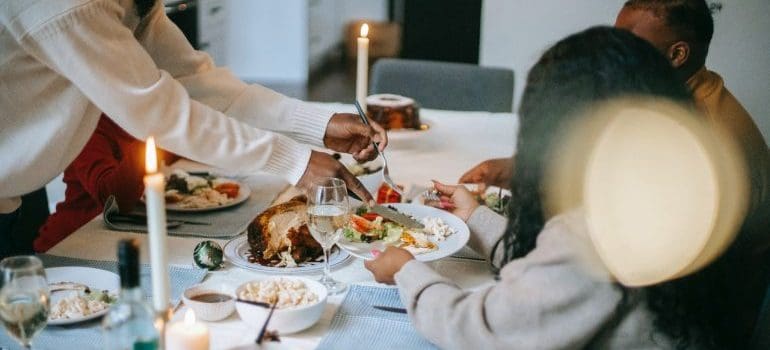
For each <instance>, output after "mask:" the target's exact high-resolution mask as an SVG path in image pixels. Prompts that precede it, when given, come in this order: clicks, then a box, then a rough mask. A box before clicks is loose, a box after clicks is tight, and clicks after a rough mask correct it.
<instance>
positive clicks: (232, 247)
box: [224, 235, 350, 274]
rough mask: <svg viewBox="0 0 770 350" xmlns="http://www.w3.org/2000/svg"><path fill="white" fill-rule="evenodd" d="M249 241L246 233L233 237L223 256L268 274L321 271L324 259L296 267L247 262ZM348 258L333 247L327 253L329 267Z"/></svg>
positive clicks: (347, 255)
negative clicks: (329, 252)
mask: <svg viewBox="0 0 770 350" xmlns="http://www.w3.org/2000/svg"><path fill="white" fill-rule="evenodd" d="M249 249H250V247H249V242H248V237H247V236H246V235H241V236H238V237H235V238H233V239H232V240H230V241H229V242H227V244H225V248H224V250H225V257H226V258H227V259H228V261H230V262H231V263H232V264H233V265H235V266H238V267H242V268H244V269H247V270H254V271H259V272H264V273H270V274H292V273H310V272H318V271H323V269H324V261H323V259H320V261H311V262H304V263H301V264H299V265H298V266H297V267H273V266H264V265H260V264H258V263H252V262H249V255H251V252H250V251H249ZM349 258H350V254H348V253H347V252H345V251H343V250H341V249H339V248H337V247H335V248H332V251H331V254H329V259H330V260H329V263H330V267H331V268H335V267H337V266H339V265H341V264H343V263H344V262H345V261H347V260H348V259H349Z"/></svg>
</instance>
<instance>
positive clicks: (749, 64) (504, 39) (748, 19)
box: [480, 0, 770, 140]
mask: <svg viewBox="0 0 770 350" xmlns="http://www.w3.org/2000/svg"><path fill="white" fill-rule="evenodd" d="M624 2H625V1H624V0H539V1H531V0H485V1H484V5H483V9H482V22H481V47H480V64H481V65H484V66H498V67H508V68H512V69H513V70H514V72H515V74H516V87H515V94H514V95H515V96H514V99H515V102H514V103H515V106H516V107H518V103H519V98H520V97H521V92H522V90H523V87H524V82H525V81H526V75H527V72H528V71H529V69H530V68H531V67H532V65H533V64H534V63H535V61H536V60H537V59H538V58H539V56H540V55H541V54H542V52H543V51H544V50H545V49H546V48H547V47H548V46H550V45H551V44H553V43H554V42H556V41H557V40H559V39H561V38H563V37H565V36H566V35H568V34H570V33H574V32H576V31H579V30H581V29H585V28H587V27H590V26H593V25H600V24H612V23H614V22H615V16H616V15H617V13H618V11H619V10H620V8H621V7H622V5H623V3H624ZM722 3H723V4H724V8H723V9H722V11H721V12H719V13H717V14H716V15H715V22H716V25H715V35H714V39H713V41H712V43H711V50H710V53H709V59H708V61H707V66H708V67H709V68H710V69H712V70H714V71H716V72H719V73H720V74H721V75H722V76H723V77H724V79H725V82H726V84H727V86H728V88H729V89H730V90H731V91H732V92H733V94H734V95H735V96H736V97H737V98H738V100H740V101H741V103H743V105H744V107H746V109H747V110H748V111H749V113H751V115H752V116H753V117H754V119H755V121H756V122H757V124H758V125H759V127H760V129H761V130H762V132H763V134H764V136H765V140H770V35H768V33H770V16H768V14H770V1H768V0H740V1H727V0H722Z"/></svg>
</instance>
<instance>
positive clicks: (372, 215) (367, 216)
mask: <svg viewBox="0 0 770 350" xmlns="http://www.w3.org/2000/svg"><path fill="white" fill-rule="evenodd" d="M361 216H362V217H363V218H364V219H366V220H369V221H374V220H377V218H378V217H380V216H379V215H377V214H375V213H366V214H363V215H361Z"/></svg>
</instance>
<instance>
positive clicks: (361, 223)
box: [350, 214, 372, 233]
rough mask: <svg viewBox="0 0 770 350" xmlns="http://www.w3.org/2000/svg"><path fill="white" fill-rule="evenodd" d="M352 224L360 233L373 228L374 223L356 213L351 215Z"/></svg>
mask: <svg viewBox="0 0 770 350" xmlns="http://www.w3.org/2000/svg"><path fill="white" fill-rule="evenodd" d="M350 224H351V225H352V226H353V229H354V230H356V231H358V232H360V233H366V232H369V230H371V229H372V223H371V222H370V221H369V220H366V219H365V218H363V217H360V216H358V215H356V214H353V215H350Z"/></svg>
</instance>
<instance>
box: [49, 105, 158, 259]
mask: <svg viewBox="0 0 770 350" xmlns="http://www.w3.org/2000/svg"><path fill="white" fill-rule="evenodd" d="M143 176H144V142H141V141H139V140H137V139H135V138H133V137H132V136H131V135H129V134H128V133H126V132H125V131H124V130H123V129H121V128H120V127H119V126H118V125H117V124H115V123H114V122H113V121H112V120H110V119H109V118H107V116H105V115H104V114H102V116H101V118H100V119H99V123H98V125H97V126H96V130H95V131H94V134H93V135H92V136H91V139H89V140H88V143H87V144H86V146H85V147H84V148H83V150H82V151H81V152H80V154H79V155H78V156H77V158H75V160H74V161H73V162H72V164H70V165H69V166H68V167H67V169H65V170H64V183H65V184H67V189H66V192H65V196H64V201H63V202H61V203H59V204H57V205H56V212H55V213H53V214H52V215H51V216H49V217H48V220H46V222H45V224H44V225H43V226H42V227H41V228H40V234H39V235H38V237H37V239H35V242H34V249H35V251H36V252H45V251H46V250H48V249H50V248H51V247H53V246H54V245H56V244H57V243H59V242H60V241H61V240H63V239H64V238H66V237H67V236H69V235H70V234H71V233H72V232H74V231H75V230H77V229H78V228H79V227H80V226H83V225H84V224H85V223H87V222H88V221H90V220H91V219H93V218H94V217H96V216H97V215H99V214H100V213H101V212H102V210H103V208H104V202H105V201H106V200H107V198H108V197H109V196H110V195H114V196H115V198H116V199H117V202H118V206H119V207H120V209H121V211H131V210H132V209H133V208H134V205H135V204H136V202H138V201H139V198H141V196H142V192H143V191H144V184H143V181H142V178H143Z"/></svg>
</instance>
